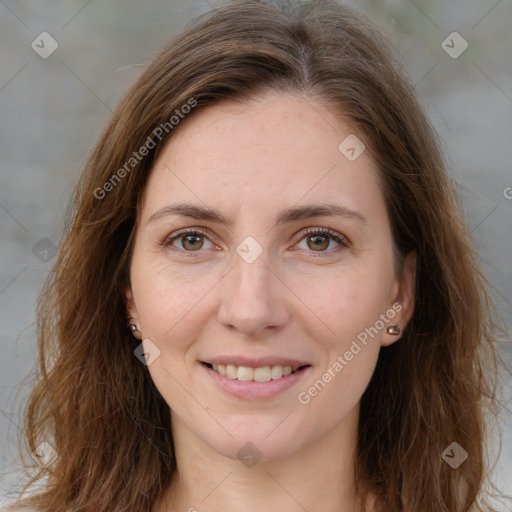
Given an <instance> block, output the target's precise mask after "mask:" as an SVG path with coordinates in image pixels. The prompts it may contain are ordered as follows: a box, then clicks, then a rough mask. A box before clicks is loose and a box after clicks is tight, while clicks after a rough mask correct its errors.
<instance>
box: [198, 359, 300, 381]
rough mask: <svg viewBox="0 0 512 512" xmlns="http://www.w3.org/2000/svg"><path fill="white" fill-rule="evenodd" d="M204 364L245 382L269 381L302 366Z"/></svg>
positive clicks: (293, 371)
mask: <svg viewBox="0 0 512 512" xmlns="http://www.w3.org/2000/svg"><path fill="white" fill-rule="evenodd" d="M205 364H206V366H208V367H209V368H211V369H212V370H213V371H214V372H216V373H218V374H220V375H222V376H223V377H227V378H228V379H232V380H241V381H246V382H249V381H254V382H269V381H270V380H278V379H282V378H283V377H286V376H287V375H290V374H291V373H295V372H296V371H298V370H300V369H301V368H302V367H301V366H297V367H292V366H282V365H274V366H259V367H257V368H253V367H251V366H236V365H234V364H209V363H205Z"/></svg>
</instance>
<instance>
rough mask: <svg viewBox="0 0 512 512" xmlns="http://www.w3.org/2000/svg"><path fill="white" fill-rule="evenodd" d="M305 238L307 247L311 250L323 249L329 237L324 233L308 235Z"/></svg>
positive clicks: (326, 246)
mask: <svg viewBox="0 0 512 512" xmlns="http://www.w3.org/2000/svg"><path fill="white" fill-rule="evenodd" d="M307 240H308V247H309V248H310V249H313V250H316V249H319V250H321V251H323V250H325V249H327V248H328V247H329V237H327V236H324V235H309V236H308V237H307ZM310 242H311V243H310Z"/></svg>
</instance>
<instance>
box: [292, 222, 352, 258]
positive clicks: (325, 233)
mask: <svg viewBox="0 0 512 512" xmlns="http://www.w3.org/2000/svg"><path fill="white" fill-rule="evenodd" d="M304 239H306V245H307V249H305V250H309V251H310V252H312V253H317V254H315V255H314V256H330V255H331V254H333V253H336V252H338V251H339V250H342V249H343V248H347V247H349V245H350V244H349V242H348V240H347V239H346V238H345V237H344V236H343V235H341V234H340V233H337V232H336V231H332V230H330V229H326V228H317V229H307V230H306V232H305V236H304V237H303V238H302V240H304ZM302 240H301V241H302ZM333 240H334V242H336V243H337V244H338V246H337V247H334V248H333V249H331V250H327V249H328V247H329V246H330V244H331V242H332V241H333Z"/></svg>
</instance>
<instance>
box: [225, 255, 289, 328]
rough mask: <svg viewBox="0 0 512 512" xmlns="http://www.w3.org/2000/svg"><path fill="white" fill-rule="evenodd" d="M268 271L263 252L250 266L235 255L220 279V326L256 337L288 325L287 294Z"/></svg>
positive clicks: (275, 277)
mask: <svg viewBox="0 0 512 512" xmlns="http://www.w3.org/2000/svg"><path fill="white" fill-rule="evenodd" d="M271 267H272V265H270V261H269V259H268V258H267V257H266V254H265V251H263V254H261V255H260V256H259V257H258V258H257V259H256V260H255V261H253V262H252V263H248V262H247V261H245V260H244V259H243V258H241V257H239V256H238V255H235V260H234V268H233V270H232V271H231V272H229V273H228V275H227V276H226V277H225V279H223V288H222V303H221V305H220V308H219V313H218V318H219V321H220V323H221V324H222V325H224V326H225V327H227V328H228V329H231V330H233V329H236V330H238V331H240V332H241V333H244V334H247V335H251V336H256V335H258V334H260V335H261V333H263V332H264V331H265V330H267V329H271V328H272V330H276V329H277V328H279V327H282V326H284V325H285V324H286V323H287V322H288V319H289V310H288V306H289V303H288V301H287V300H286V294H287V292H288V294H289V291H288V290H287V288H286V286H285V285H284V284H283V282H282V278H280V276H278V275H277V272H276V271H275V270H273V268H271Z"/></svg>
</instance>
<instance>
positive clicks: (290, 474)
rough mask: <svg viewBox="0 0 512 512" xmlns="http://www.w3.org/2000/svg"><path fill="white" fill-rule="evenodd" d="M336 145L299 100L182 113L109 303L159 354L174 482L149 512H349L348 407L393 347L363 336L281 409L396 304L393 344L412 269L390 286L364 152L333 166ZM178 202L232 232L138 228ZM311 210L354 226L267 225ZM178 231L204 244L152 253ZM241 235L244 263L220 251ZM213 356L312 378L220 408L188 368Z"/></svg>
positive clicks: (373, 174)
mask: <svg viewBox="0 0 512 512" xmlns="http://www.w3.org/2000/svg"><path fill="white" fill-rule="evenodd" d="M352 133H354V130H353V129H351V128H350V126H349V125H348V124H347V123H346V122H342V120H340V119H339V118H338V117H334V115H333V114H331V113H330V111H329V110H327V109H326V108H325V107H324V106H322V105H321V104H320V103H318V102H316V101H314V100H313V99H311V98H309V99H307V101H306V99H305V98H302V97H300V96H294V95H289V94H278V93H274V92H272V93H268V94H266V95H264V96H262V97H260V98H258V99H253V100H251V101H250V102H247V101H245V102H242V103H240V102H233V101H227V102H223V103H220V104H218V105H216V106H214V107H209V108H206V109H202V110H198V111H196V112H194V113H193V114H191V115H190V116H189V117H188V118H186V119H185V120H184V121H182V123H181V125H180V126H179V129H178V130H177V131H176V133H175V134H174V135H173V137H172V138H171V139H170V140H169V142H168V143H167V144H166V146H165V147H164V148H163V150H162V152H161V154H160V155H159V157H158V159H157V161H156V162H155V164H154V167H153V169H152V172H151V175H150V177H149V181H148V184H147V187H146V190H145V193H144V201H143V204H142V207H141V210H140V212H139V218H138V221H139V222H138V225H137V230H136V238H135V242H134V249H133V258H132V261H131V269H130V272H131V286H130V287H129V288H127V289H126V303H127V311H128V314H129V315H130V316H132V317H133V318H134V319H135V323H136V325H137V327H138V329H139V330H140V332H141V333H142V337H143V339H150V340H151V341H152V343H154V345H155V346H157V347H158V349H159V350H160V355H159V357H157V358H156V359H155V360H154V362H152V363H151V364H150V365H149V366H148V369H149V371H150V374H151V377H152V379H153V381H154V382H155V384H156V386H157V388H158V390H159V391H160V393H161V394H162V396H163V397H164V399H165V400H166V402H167V403H168V404H169V406H170V408H171V410H172V414H171V416H172V420H171V422H172V425H171V427H172V432H173V437H174V440H175V445H176V460H177V467H178V471H177V474H176V478H175V480H174V481H173V484H172V485H171V487H170V488H169V489H168V490H167V491H166V492H165V493H164V495H163V496H162V499H161V500H159V502H158V503H156V504H155V508H154V510H155V511H170V510H184V511H185V510H190V509H192V510H194V509H196V510H198V511H201V512H203V511H219V512H220V511H222V512H231V511H235V510H244V511H247V512H253V511H254V512H255V511H261V510H269V511H274V510H287V511H290V512H294V511H299V510H300V511H303V510H304V509H306V510H315V509H316V508H317V506H318V503H320V502H321V503H322V510H324V511H326V512H329V511H335V510H336V511H337V512H339V511H340V510H341V511H347V512H348V511H353V510H356V508H355V501H354V496H353V493H352V487H351V482H352V480H351V475H352V473H353V469H352V464H353V457H354V449H355V443H356V436H357V423H358V416H359V401H360V399H361V396H362V394H363V392H364V390H365V389H366V387H367V386H368V383H369V381H370V378H371V376H372V373H373V370H374V368H375V364H376V361H377V358H378V355H379V350H380V347H381V346H384V345H389V344H391V343H394V342H396V341H397V340H398V339H399V337H400V336H396V335H395V336H394V335H390V334H388V333H386V329H385V328H384V329H381V330H379V332H378V334H377V335H376V336H374V337H373V338H369V340H368V343H367V344H366V345H362V344H361V343H359V345H360V347H361V350H360V351H359V352H358V353H357V355H355V356H354V357H353V359H352V360H351V361H349V362H348V364H347V365H346V366H344V367H343V369H342V371H339V372H334V373H335V377H333V378H332V379H331V380H330V382H329V383H328V384H327V385H326V386H325V387H324V388H323V389H322V390H321V392H319V393H317V394H316V396H314V397H311V400H310V401H309V402H308V403H307V404H302V403H300V402H299V401H298V398H297V397H298V394H299V393H300V392H303V391H307V390H308V388H309V387H311V386H312V384H313V383H314V382H315V381H317V380H318V379H319V378H321V377H322V374H323V373H324V372H325V371H326V370H328V369H329V368H331V371H332V366H333V362H334V361H336V360H337V358H338V356H340V355H341V356H343V354H344V353H345V352H346V351H347V350H349V349H350V346H351V344H352V342H353V341H354V340H356V339H357V336H358V334H360V333H361V332H363V331H364V330H365V328H368V327H370V326H374V325H375V323H376V321H377V320H378V319H379V317H380V315H382V314H385V313H386V312H387V311H388V310H390V308H392V305H393V304H394V303H397V302H399V303H400V304H401V305H402V308H401V311H400V312H396V314H395V316H394V318H393V319H392V320H391V321H389V322H388V323H386V327H387V326H389V325H399V326H400V327H401V328H402V330H403V329H404V327H405V326H406V324H407V322H408V321H409V319H410V317H411V315H412V311H413V307H414V285H413V283H414V274H415V259H414V256H413V255H410V256H408V257H407V259H406V261H405V265H404V268H403V272H401V275H399V276H398V275H396V274H395V271H394V265H393V252H392V238H391V229H390V224H389V219H388V216H387V213H386V208H385V203H384V197H383V195H382V193H381V191H380V189H379V186H378V182H377V169H376V167H375V164H374V163H373V161H372V160H371V158H370V155H369V152H368V151H364V152H363V153H362V154H361V155H360V156H359V157H358V158H357V159H356V160H354V161H349V160H348V159H347V158H346V157H345V156H344V155H343V154H342V153H341V152H340V151H339V150H338V146H339V144H340V143H341V142H342V141H343V140H344V139H345V137H347V136H348V135H349V134H352ZM181 202H187V203H190V204H194V205H197V206H200V207H205V206H207V207H209V208H215V209H217V210H219V211H220V212H221V213H222V214H223V215H224V216H225V217H227V218H231V219H232V220H233V224H232V225H231V226H230V227H228V226H225V225H222V224H217V223H214V222H212V221H205V220H197V219H192V218H186V217H180V216H177V215H167V216H161V217H160V218H158V219H156V220H153V221H150V222H149V223H148V220H149V219H150V217H151V216H152V215H153V214H154V213H155V212H157V211H158V210H160V209H161V208H164V207H166V206H168V205H170V204H174V203H181ZM324 203H335V204H338V205H340V206H344V207H346V208H350V209H351V210H355V211H357V212H358V213H359V214H360V215H362V216H363V217H364V219H365V221H364V222H363V221H360V220H357V219H355V218H349V217H334V216H328V217H313V218H306V219H301V220H295V221H293V222H290V223H286V224H283V225H277V226H275V225H274V222H275V217H276V216H277V214H278V213H279V212H281V211H282V210H283V209H286V208H289V207H294V206H304V205H306V204H308V205H310V204H311V205H316V204H324ZM182 228H203V229H207V230H208V231H209V234H208V235H207V236H206V237H203V236H201V235H199V237H198V238H196V239H193V240H192V242H194V243H195V245H191V244H187V239H186V236H187V235H186V234H185V238H183V235H182V238H177V239H174V240H173V241H172V242H171V245H169V246H167V247H164V246H162V242H163V241H164V240H165V239H168V237H169V236H170V235H173V234H174V233H176V232H177V231H178V230H180V229H182ZM306 228H329V229H331V230H333V231H334V232H336V233H339V234H341V235H343V236H344V237H345V238H346V239H347V240H348V241H349V246H348V247H344V246H342V245H340V244H339V243H337V242H336V241H335V240H334V239H332V238H330V237H329V236H327V237H326V238H325V239H324V238H320V240H319V241H318V242H317V243H319V245H320V248H318V247H317V246H316V245H315V244H314V242H315V240H314V239H315V235H313V236H311V235H308V234H307V233H305V232H304V230H305V229H306ZM249 236H250V237H253V238H254V239H255V240H256V241H257V242H258V244H259V246H260V247H261V249H262V253H261V254H260V255H259V256H258V257H257V258H256V259H255V260H254V261H253V262H251V263H249V262H247V261H246V260H244V259H243V258H242V257H241V256H240V255H239V254H238V253H237V252H236V248H237V246H239V244H240V243H241V242H242V241H244V239H246V237H249ZM316 236H318V235H316ZM320 236H323V235H320ZM312 239H313V240H312ZM308 240H309V242H308ZM183 244H185V245H183ZM191 247H192V248H191ZM194 248H196V249H195V250H194ZM187 251H188V252H187ZM322 254H323V256H322ZM381 318H382V317H381ZM145 343H146V345H145V346H146V347H147V342H145ZM225 354H236V355H241V354H243V355H248V356H251V357H258V356H268V355H276V356H282V357H293V358H296V359H299V360H301V361H305V362H307V363H309V364H310V365H311V368H310V369H309V371H308V373H307V374H306V375H305V376H304V377H303V378H302V379H301V380H300V381H299V382H298V383H297V384H296V385H294V386H293V387H292V388H290V389H288V390H286V391H284V392H282V393H281V394H279V395H277V396H275V397H272V398H267V399H259V400H254V399H253V400H251V399H243V398H235V397H232V396H230V395H228V394H226V393H225V392H224V391H222V390H220V389H219V388H218V387H217V386H216V385H215V384H214V383H212V380H211V379H210V377H209V376H208V375H207V372H206V371H205V369H204V367H203V366H202V365H201V364H200V361H204V360H205V359H208V358H209V357H210V358H211V357H213V356H218V355H225ZM247 442H251V443H253V445H255V446H256V447H257V450H258V451H259V453H260V454H261V459H260V460H259V461H258V462H257V463H256V464H255V465H253V466H252V467H246V466H245V465H244V464H242V463H241V461H240V460H239V459H238V458H237V452H238V451H239V450H240V449H241V448H242V447H243V446H244V445H246V443H247ZM326 475H329V478H325V476H326ZM335 482H336V485H333V484H334V483H335Z"/></svg>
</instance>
